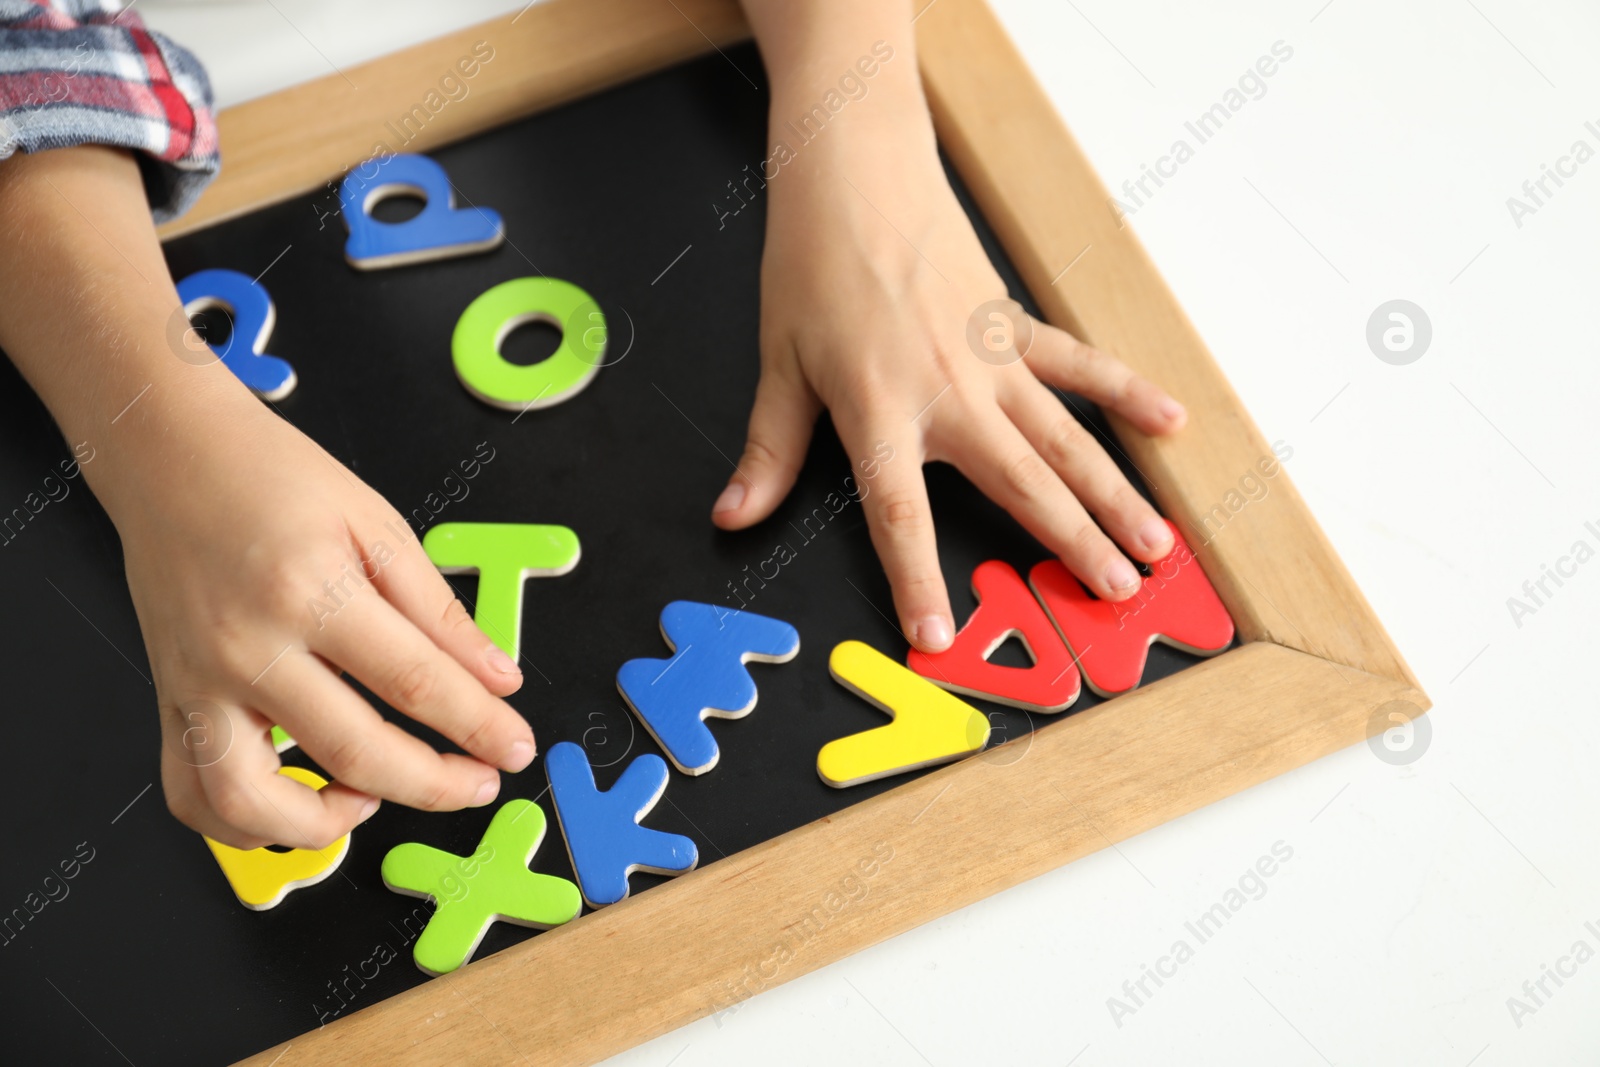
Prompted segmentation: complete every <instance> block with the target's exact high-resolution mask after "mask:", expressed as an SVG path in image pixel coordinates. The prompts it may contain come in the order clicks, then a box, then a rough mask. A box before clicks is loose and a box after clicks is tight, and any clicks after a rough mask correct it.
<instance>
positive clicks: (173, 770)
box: [161, 745, 272, 850]
mask: <svg viewBox="0 0 1600 1067" xmlns="http://www.w3.org/2000/svg"><path fill="white" fill-rule="evenodd" d="M161 789H162V792H163V793H164V794H165V795H166V800H167V810H168V811H170V812H172V815H173V818H175V819H177V820H178V821H179V822H181V823H182V824H183V825H185V826H187V827H188V828H189V829H191V830H193V831H194V832H195V833H197V834H204V835H205V836H207V837H209V838H211V840H213V841H220V842H221V843H222V844H224V845H231V846H233V847H234V848H238V849H245V850H249V849H252V848H260V847H261V846H262V845H266V844H271V843H272V842H271V841H270V839H268V838H265V837H256V836H254V835H252V834H247V833H244V832H243V831H242V830H240V829H238V828H237V827H234V826H229V825H228V824H227V823H226V822H223V821H222V817H221V816H219V815H218V814H217V813H216V812H215V811H213V810H212V809H211V802H210V801H209V800H207V799H206V787H205V786H203V785H201V784H200V773H199V770H198V768H196V767H194V766H193V765H192V764H188V763H185V762H184V761H183V760H181V759H179V758H178V757H177V756H176V755H175V754H174V753H173V751H172V749H171V748H170V746H167V745H163V746H162V750H161Z"/></svg>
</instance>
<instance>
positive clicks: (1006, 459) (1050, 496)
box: [951, 408, 1139, 601]
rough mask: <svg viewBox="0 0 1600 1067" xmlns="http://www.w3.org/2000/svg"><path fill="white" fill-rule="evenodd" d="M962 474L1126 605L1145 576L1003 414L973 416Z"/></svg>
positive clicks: (962, 446) (1084, 577)
mask: <svg viewBox="0 0 1600 1067" xmlns="http://www.w3.org/2000/svg"><path fill="white" fill-rule="evenodd" d="M951 459H952V461H953V462H954V463H955V465H956V466H957V467H959V468H960V470H961V473H963V474H965V475H966V476H967V478H968V479H969V480H970V481H971V482H972V483H973V484H974V485H976V486H977V487H978V488H979V489H981V490H983V493H984V495H985V496H987V497H988V498H989V499H990V500H993V501H994V502H995V503H997V504H999V505H1000V506H1001V507H1003V508H1005V509H1006V511H1008V512H1010V513H1011V517H1012V518H1014V519H1016V520H1017V521H1018V522H1020V523H1021V524H1022V525H1023V527H1024V528H1026V529H1027V531H1028V532H1029V533H1031V534H1033V536H1035V537H1037V538H1038V539H1039V541H1040V543H1042V544H1043V545H1044V546H1045V547H1046V548H1048V549H1049V550H1050V551H1051V552H1054V553H1055V554H1056V555H1057V556H1059V557H1060V558H1061V562H1062V563H1064V564H1066V566H1067V569H1068V570H1070V571H1071V572H1072V573H1073V574H1075V575H1077V576H1078V578H1079V579H1080V580H1081V581H1082V582H1083V583H1084V584H1085V585H1087V586H1088V587H1089V588H1090V589H1091V590H1093V591H1094V594H1095V595H1096V596H1098V597H1100V598H1101V599H1102V600H1113V601H1115V600H1126V599H1127V598H1128V597H1130V596H1132V595H1133V594H1134V592H1135V591H1136V590H1137V589H1138V588H1139V572H1138V571H1137V570H1135V569H1134V567H1133V564H1131V563H1129V562H1128V560H1127V558H1126V557H1125V556H1123V554H1122V553H1121V552H1119V551H1118V550H1117V546H1116V545H1114V544H1112V543H1111V539H1110V538H1108V537H1107V536H1106V535H1105V534H1104V533H1103V532H1102V531H1101V529H1100V527H1098V526H1096V525H1095V524H1094V520H1092V519H1091V518H1089V514H1088V512H1086V511H1085V510H1084V508H1083V505H1082V504H1080V503H1079V502H1078V499H1077V498H1076V497H1074V496H1073V495H1072V493H1071V491H1069V490H1068V489H1067V487H1066V486H1065V485H1064V484H1062V481H1061V477H1060V475H1058V474H1057V473H1056V472H1055V471H1054V470H1053V469H1051V467H1050V464H1048V463H1046V462H1045V461H1044V460H1043V459H1042V458H1040V456H1039V453H1038V452H1036V451H1034V449H1033V446H1032V445H1031V444H1029V443H1028V440H1027V438H1025V437H1023V435H1022V433H1021V431H1019V430H1018V429H1017V428H1016V426H1014V425H1012V423H1011V421H1010V420H1009V419H1007V418H1006V417H1005V415H1004V414H1002V413H1001V412H1000V411H999V410H998V409H996V408H990V409H989V410H988V411H987V412H986V413H982V414H977V413H973V414H970V415H969V416H968V418H967V421H965V422H964V423H963V424H962V437H961V438H960V439H959V440H958V441H957V442H955V443H954V447H953V448H952V449H951Z"/></svg>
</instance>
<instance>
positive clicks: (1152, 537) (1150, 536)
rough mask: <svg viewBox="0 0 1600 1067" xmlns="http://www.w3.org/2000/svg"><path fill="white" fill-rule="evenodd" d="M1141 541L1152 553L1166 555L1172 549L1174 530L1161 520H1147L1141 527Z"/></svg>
mask: <svg viewBox="0 0 1600 1067" xmlns="http://www.w3.org/2000/svg"><path fill="white" fill-rule="evenodd" d="M1139 540H1140V542H1142V543H1143V544H1144V547H1145V548H1147V549H1149V550H1150V551H1151V552H1161V553H1163V554H1164V553H1165V552H1166V550H1167V549H1169V548H1171V547H1172V530H1171V528H1170V527H1168V526H1167V524H1166V523H1165V522H1162V521H1161V520H1160V519H1146V520H1144V525H1143V526H1140V527H1139Z"/></svg>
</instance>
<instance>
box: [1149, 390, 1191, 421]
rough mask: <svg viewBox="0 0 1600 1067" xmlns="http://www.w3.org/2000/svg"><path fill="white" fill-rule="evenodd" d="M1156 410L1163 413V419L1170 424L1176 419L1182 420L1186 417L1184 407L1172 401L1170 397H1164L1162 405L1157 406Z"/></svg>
mask: <svg viewBox="0 0 1600 1067" xmlns="http://www.w3.org/2000/svg"><path fill="white" fill-rule="evenodd" d="M1156 408H1157V410H1159V411H1160V412H1161V417H1162V418H1164V419H1166V420H1167V421H1168V422H1172V421H1173V420H1175V419H1181V418H1183V415H1184V411H1183V405H1182V404H1180V403H1178V402H1177V401H1176V400H1174V399H1172V398H1171V397H1170V396H1168V397H1163V398H1162V400H1161V403H1160V404H1157V405H1156Z"/></svg>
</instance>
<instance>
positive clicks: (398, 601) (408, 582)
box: [372, 538, 522, 697]
mask: <svg viewBox="0 0 1600 1067" xmlns="http://www.w3.org/2000/svg"><path fill="white" fill-rule="evenodd" d="M372 581H373V584H374V585H376V586H377V587H378V591H379V592H380V593H382V594H383V596H384V598H385V599H387V600H388V601H389V603H391V604H393V605H394V606H395V608H396V609H398V610H399V612H400V614H402V615H404V616H405V617H406V618H407V619H410V620H411V622H412V624H414V625H415V626H416V628H417V629H419V630H421V631H422V632H423V634H425V635H426V636H427V638H428V639H429V640H430V641H432V642H433V643H434V644H435V645H437V646H439V647H440V648H442V649H444V650H445V651H446V652H448V653H449V654H450V655H451V656H452V657H454V659H455V661H456V662H457V663H459V664H461V666H463V667H465V668H466V669H467V671H468V672H470V673H471V675H472V676H473V677H474V678H476V679H477V680H478V681H479V682H481V683H482V684H483V686H484V687H485V688H486V689H488V690H489V692H491V693H493V694H495V695H496V696H502V697H505V696H510V695H511V694H512V693H515V692H516V691H517V690H518V689H519V688H520V687H521V686H522V668H520V667H518V666H517V663H516V661H515V660H513V659H512V658H511V657H510V656H508V655H506V653H505V652H504V651H502V650H501V649H500V646H498V645H496V644H495V643H494V642H493V641H491V640H489V635H488V634H486V633H484V632H483V631H482V630H480V629H478V624H477V623H475V622H473V621H472V616H471V615H469V614H467V609H466V608H465V607H464V606H463V605H462V603H461V601H460V600H459V599H457V597H456V594H455V591H454V590H452V589H451V588H450V583H449V582H447V581H445V580H444V577H443V575H441V574H440V573H439V569H438V568H437V567H435V566H434V565H433V561H432V560H430V559H428V554H427V553H426V552H424V551H423V550H422V543H421V542H420V541H418V540H417V539H415V538H413V539H411V540H410V541H407V542H406V543H405V544H404V545H402V546H401V547H400V549H399V550H398V551H397V552H396V553H395V557H394V559H392V560H390V561H389V563H388V564H387V565H386V566H384V567H382V568H380V569H379V570H378V572H377V574H376V575H375V576H374V577H373V579H372Z"/></svg>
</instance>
